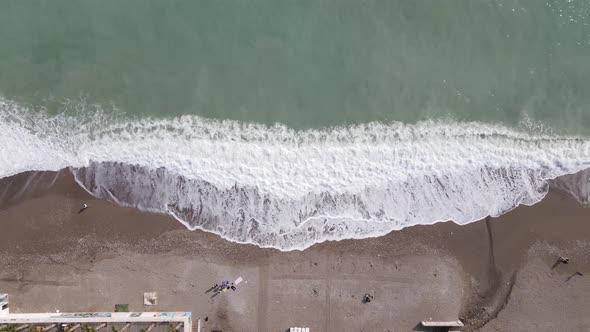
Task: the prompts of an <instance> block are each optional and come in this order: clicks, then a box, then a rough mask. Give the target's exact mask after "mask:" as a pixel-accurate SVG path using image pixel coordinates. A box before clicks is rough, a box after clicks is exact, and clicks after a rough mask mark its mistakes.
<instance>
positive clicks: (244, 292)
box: [0, 172, 590, 332]
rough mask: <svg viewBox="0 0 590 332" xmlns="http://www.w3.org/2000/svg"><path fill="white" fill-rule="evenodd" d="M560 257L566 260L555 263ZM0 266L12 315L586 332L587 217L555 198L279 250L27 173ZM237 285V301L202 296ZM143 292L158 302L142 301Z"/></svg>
mask: <svg viewBox="0 0 590 332" xmlns="http://www.w3.org/2000/svg"><path fill="white" fill-rule="evenodd" d="M25 183H29V186H28V189H27V191H26V192H23V191H22V188H23V185H24V184H25ZM83 203H87V204H89V208H88V209H86V210H84V211H82V212H81V213H79V210H80V208H81V206H82V204H83ZM560 255H561V256H567V257H568V258H569V259H570V262H569V264H567V265H566V264H557V265H556V264H555V263H556V261H557V259H558V257H559V256H560ZM0 266H1V267H2V268H1V269H0V292H6V293H9V294H10V295H11V305H12V308H11V309H12V311H14V312H37V311H55V310H60V311H62V312H65V311H112V310H114V305H115V304H116V303H128V304H129V307H130V310H133V311H144V310H146V311H147V310H166V311H172V310H183V311H184V310H186V311H192V312H193V315H194V317H195V320H196V319H197V318H199V317H201V318H204V317H208V318H209V319H208V322H207V323H205V324H204V325H203V326H204V329H203V330H204V331H211V330H215V329H220V330H223V331H224V332H225V331H285V330H286V329H287V328H288V327H290V326H307V327H310V328H311V331H314V332H315V331H411V330H413V329H414V330H421V328H420V327H417V324H418V323H419V321H421V320H426V319H433V320H454V319H457V318H458V317H461V318H462V319H463V320H464V321H465V323H466V324H467V328H466V329H465V330H477V329H479V330H481V331H533V330H534V331H558V330H559V331H580V330H588V329H590V315H588V312H590V210H589V209H586V208H583V207H582V206H580V205H579V204H578V203H576V202H575V201H573V200H572V199H570V198H569V197H568V196H566V195H565V194H562V193H560V192H556V191H554V192H551V193H550V194H549V195H548V197H547V198H546V199H545V200H544V201H543V202H541V203H539V204H537V205H535V206H533V207H526V206H522V207H519V208H517V209H515V210H513V211H512V212H510V213H507V214H506V215H504V216H502V217H500V218H490V219H488V220H482V221H479V222H477V223H472V224H469V225H465V226H458V225H456V224H454V223H451V222H446V223H439V224H436V225H432V226H415V227H410V228H407V229H404V230H402V231H396V232H392V233H390V234H388V235H386V236H383V237H380V238H374V239H365V240H347V241H340V242H327V243H323V244H318V245H315V246H313V247H311V248H310V249H307V250H305V251H302V252H300V251H295V252H280V251H277V250H272V249H260V248H258V247H256V246H253V245H244V244H235V243H230V242H228V241H225V240H223V239H221V238H219V237H218V236H216V235H213V234H208V233H204V232H200V231H195V232H190V231H188V230H186V229H185V228H184V227H183V226H182V225H181V224H180V223H178V222H177V221H176V220H174V219H172V218H170V217H166V216H161V215H153V214H147V213H142V212H139V211H137V210H134V209H127V208H121V207H118V206H116V205H114V204H112V203H109V202H106V201H100V200H96V199H94V198H92V197H90V196H89V195H88V194H87V193H86V192H84V191H83V190H82V189H80V188H79V187H77V186H76V184H75V183H74V181H73V180H72V178H71V177H70V176H69V175H68V174H66V173H65V172H64V173H28V174H23V175H19V176H15V177H12V178H9V179H4V180H2V181H0ZM576 272H580V273H581V274H583V275H582V276H580V275H579V274H576ZM239 276H241V277H242V278H243V279H244V281H243V282H242V283H241V284H240V285H238V288H237V290H236V291H228V292H225V293H221V294H218V295H216V296H213V295H215V294H214V292H207V290H208V289H209V288H210V287H211V286H212V285H213V284H214V283H221V281H222V280H225V279H227V280H230V281H233V280H235V279H236V278H237V277H239ZM145 291H156V292H158V297H159V303H158V306H156V307H144V306H143V305H142V293H143V292H145ZM365 293H369V294H372V295H373V296H374V299H373V301H371V302H370V303H366V304H365V303H362V297H363V295H364V294H365Z"/></svg>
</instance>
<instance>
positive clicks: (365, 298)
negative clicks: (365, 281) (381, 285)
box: [363, 294, 373, 303]
mask: <svg viewBox="0 0 590 332" xmlns="http://www.w3.org/2000/svg"><path fill="white" fill-rule="evenodd" d="M371 300H373V295H371V294H365V295H363V303H369V302H371Z"/></svg>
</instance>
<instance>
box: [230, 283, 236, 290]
mask: <svg viewBox="0 0 590 332" xmlns="http://www.w3.org/2000/svg"><path fill="white" fill-rule="evenodd" d="M229 288H231V290H233V291H235V290H236V286H234V283H233V282H232V283H231V286H229Z"/></svg>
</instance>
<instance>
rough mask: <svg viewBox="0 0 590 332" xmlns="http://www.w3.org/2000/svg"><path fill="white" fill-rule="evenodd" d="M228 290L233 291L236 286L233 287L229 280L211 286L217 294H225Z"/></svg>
mask: <svg viewBox="0 0 590 332" xmlns="http://www.w3.org/2000/svg"><path fill="white" fill-rule="evenodd" d="M230 289H231V290H233V291H235V290H236V286H235V285H234V283H233V282H232V283H231V284H230V283H229V280H224V281H222V282H221V285H218V284H215V285H213V290H215V291H216V292H217V293H222V292H227V291H228V290H230Z"/></svg>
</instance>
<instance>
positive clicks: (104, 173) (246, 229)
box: [0, 0, 590, 250]
mask: <svg viewBox="0 0 590 332" xmlns="http://www.w3.org/2000/svg"><path fill="white" fill-rule="evenodd" d="M589 15H590V2H588V1H581V0H563V1H560V0H550V1H542V2H541V1H539V2H520V1H509V0H505V1H501V0H497V1H477V0H470V1H454V2H432V1H394V0H392V1H379V0H364V1H344V2H343V1H339V0H316V1H311V0H303V1H296V2H292V1H291V2H288V1H270V0H269V1H266V0H249V1H239V0H238V1H232V2H229V1H209V2H192V1H186V2H183V1H175V2H151V1H126V2H124V3H121V2H117V1H101V2H92V1H78V2H75V3H72V2H69V1H59V0H56V1H53V2H47V3H46V2H42V3H35V2H25V1H14V2H11V1H7V2H3V3H0V96H1V97H0V178H3V177H8V176H12V175H16V174H19V173H22V172H27V171H32V170H41V171H43V170H60V169H64V168H67V169H69V170H70V171H71V172H72V173H73V175H74V177H75V179H76V181H77V182H78V183H79V184H80V186H82V187H83V188H85V189H86V190H87V191H88V192H90V193H91V194H93V195H95V196H97V197H100V198H104V199H109V200H113V201H115V202H117V203H119V204H121V205H125V206H131V207H136V208H139V209H142V210H145V211H151V212H156V213H164V214H169V215H172V216H174V217H175V218H177V219H178V220H179V221H180V222H182V223H183V224H184V225H186V226H187V227H188V228H189V229H192V230H194V229H202V230H206V231H209V232H213V233H216V234H219V235H220V236H222V237H224V238H226V239H228V240H231V241H237V242H246V243H254V244H257V245H259V246H265V247H274V248H278V249H281V250H292V249H303V248H306V247H309V246H310V245H312V244H314V243H318V242H321V241H326V240H339V239H349V238H366V237H374V236H380V235H383V234H385V233H387V232H390V231H391V230H397V229H401V228H403V227H407V226H411V225H417V224H432V223H435V222H439V221H447V220H452V221H455V222H457V223H460V224H465V223H469V222H473V221H476V220H479V219H481V218H483V217H485V216H489V215H491V216H498V215H501V214H502V213H505V212H506V211H509V210H511V209H513V208H514V207H516V206H517V205H519V204H529V205H530V204H535V203H537V202H539V201H540V200H542V199H543V197H544V196H545V194H546V193H547V190H548V187H549V185H554V186H556V187H558V188H560V189H562V190H564V191H566V192H569V193H571V194H572V195H573V196H574V197H575V198H576V199H578V200H579V201H580V202H581V203H584V204H587V203H588V202H589V197H590V196H589V195H590V194H589V193H590V184H589V182H588V180H589V179H590V175H589V172H590V171H589V170H588V169H589V168H590V136H589V134H590V129H589V128H590V109H589V108H590V84H588V82H590V61H588V59H590V17H589ZM557 178H559V180H555V179H557Z"/></svg>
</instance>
